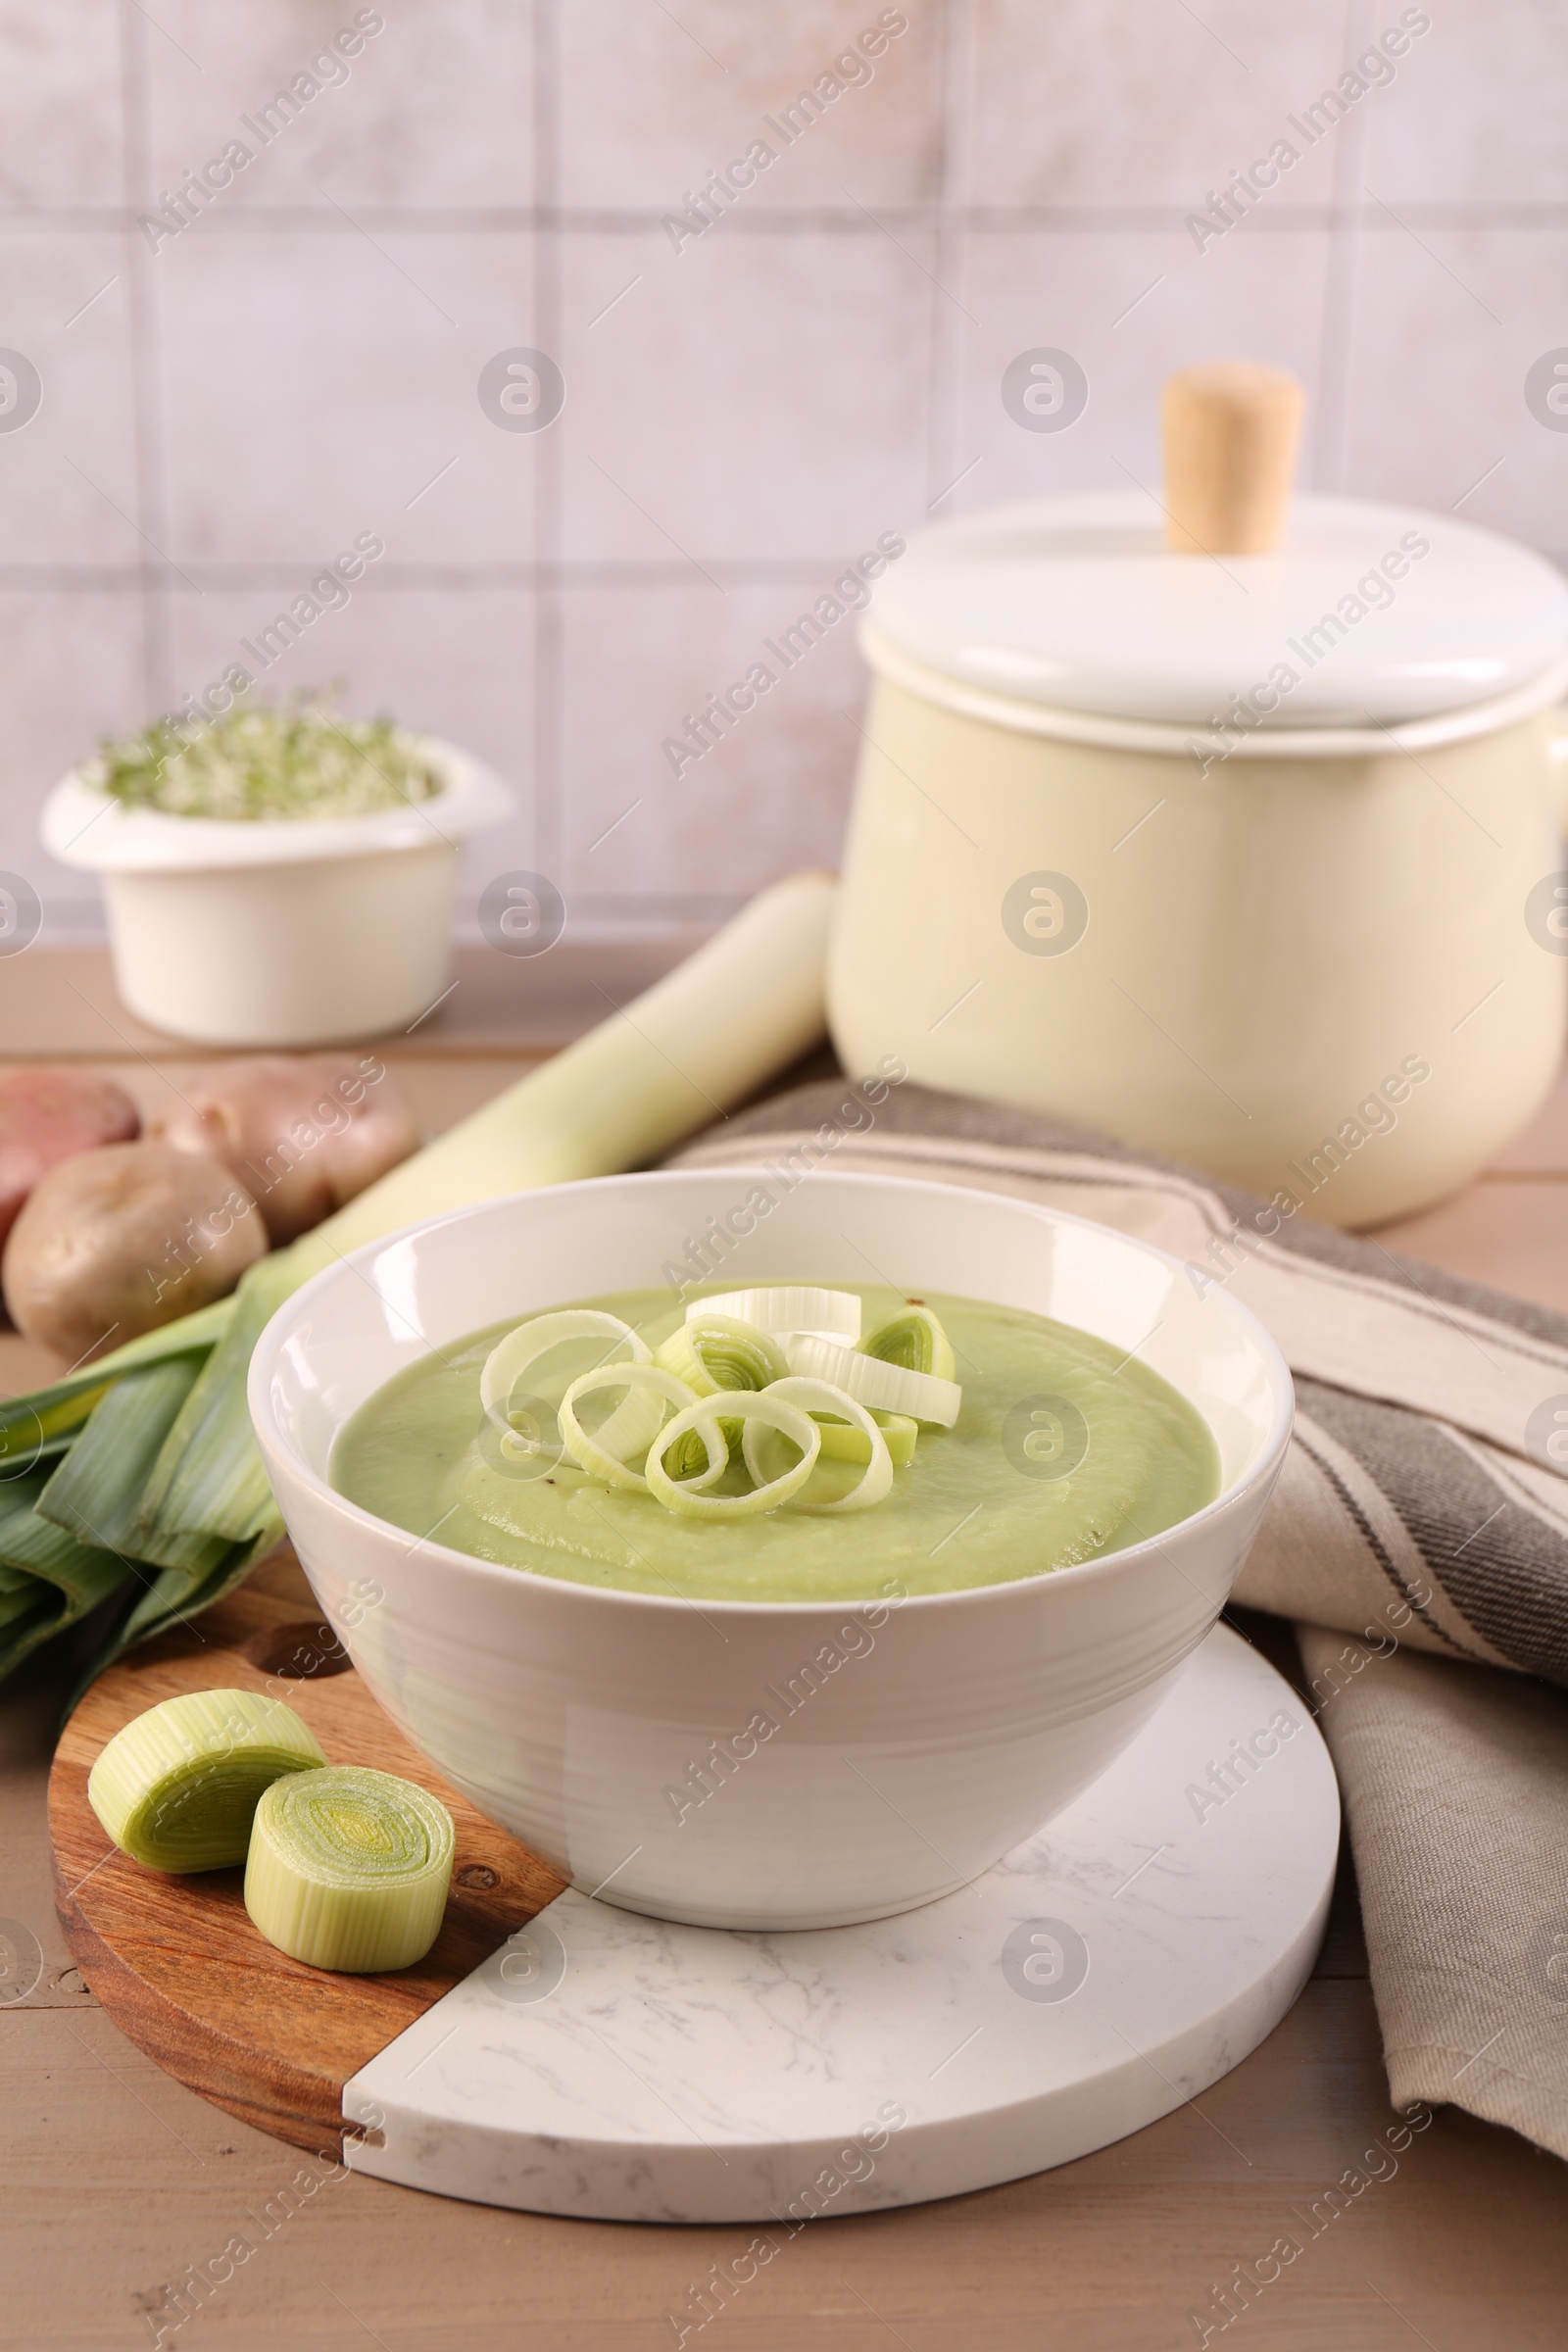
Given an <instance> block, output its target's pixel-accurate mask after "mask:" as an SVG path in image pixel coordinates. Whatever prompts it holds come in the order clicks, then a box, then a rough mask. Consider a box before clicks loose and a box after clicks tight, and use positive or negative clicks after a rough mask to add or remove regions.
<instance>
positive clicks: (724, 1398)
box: [644, 1389, 822, 1519]
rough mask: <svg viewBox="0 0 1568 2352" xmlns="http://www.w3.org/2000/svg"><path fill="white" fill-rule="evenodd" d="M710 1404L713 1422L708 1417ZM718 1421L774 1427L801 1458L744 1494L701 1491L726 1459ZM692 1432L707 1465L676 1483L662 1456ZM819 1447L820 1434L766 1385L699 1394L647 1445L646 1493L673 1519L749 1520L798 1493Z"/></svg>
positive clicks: (776, 1507)
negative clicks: (717, 1416)
mask: <svg viewBox="0 0 1568 2352" xmlns="http://www.w3.org/2000/svg"><path fill="white" fill-rule="evenodd" d="M715 1408H718V1414H719V1418H718V1420H715V1418H714V1413H715ZM723 1421H740V1422H743V1423H751V1422H754V1421H759V1422H761V1423H762V1424H763V1426H764V1427H766V1428H768V1429H776V1430H777V1431H778V1433H779V1435H780V1437H784V1438H788V1439H789V1441H790V1443H791V1444H792V1445H794V1446H799V1447H800V1448H801V1458H800V1460H799V1461H798V1462H796V1463H795V1464H794V1465H793V1466H792V1467H791V1468H790V1469H788V1470H786V1471H784V1472H783V1473H782V1475H781V1476H780V1477H778V1478H774V1479H769V1480H768V1481H767V1482H766V1483H765V1484H763V1485H760V1486H756V1487H753V1488H752V1489H751V1491H750V1493H748V1494H745V1495H710V1494H706V1493H704V1492H703V1490H704V1489H705V1488H707V1487H710V1486H711V1485H712V1483H713V1481H714V1480H715V1479H717V1478H718V1477H719V1476H720V1475H721V1474H722V1472H723V1470H724V1468H725V1466H726V1464H727V1462H728V1460H729V1444H728V1441H727V1439H726V1438H725V1435H724V1432H723V1429H722V1427H721V1425H720V1423H721V1422H723ZM693 1431H694V1432H695V1433H696V1434H697V1436H698V1437H699V1438H700V1439H701V1440H702V1442H703V1445H704V1447H705V1449H706V1451H707V1455H708V1461H707V1465H706V1467H705V1468H704V1469H703V1470H702V1471H701V1472H700V1473H699V1474H698V1476H697V1477H695V1478H683V1479H681V1480H680V1481H679V1482H678V1483H677V1481H676V1480H675V1479H673V1478H671V1477H670V1475H669V1472H668V1470H667V1469H666V1468H665V1466H664V1462H665V1457H666V1455H667V1454H668V1453H669V1451H670V1448H671V1447H672V1446H680V1445H681V1444H682V1441H683V1440H684V1439H685V1438H686V1436H687V1434H688V1433H689V1432H693ZM743 1443H744V1433H743ZM821 1450H822V1433H821V1431H820V1430H819V1429H818V1428H817V1426H816V1423H815V1422H814V1421H813V1420H811V1418H810V1417H809V1414H807V1413H803V1412H802V1411H801V1409H800V1407H799V1405H795V1404H790V1403H788V1402H787V1401H786V1400H785V1399H784V1398H782V1397H778V1396H776V1395H775V1394H774V1392H773V1390H771V1389H761V1390H758V1389H733V1390H730V1391H729V1392H728V1393H727V1394H726V1393H724V1392H720V1393H719V1394H718V1395H717V1396H715V1397H699V1398H698V1399H697V1400H696V1401H695V1402H694V1403H692V1404H690V1405H688V1406H687V1408H686V1410H685V1411H684V1412H683V1413H677V1414H676V1415H675V1418H674V1420H673V1421H671V1422H669V1423H668V1424H667V1425H666V1426H665V1428H663V1429H662V1431H661V1432H660V1434H659V1436H658V1437H657V1438H656V1439H655V1440H654V1443H653V1444H652V1446H649V1448H648V1459H647V1462H646V1463H645V1464H644V1469H645V1471H646V1474H647V1479H648V1487H649V1491H650V1493H651V1494H653V1495H657V1496H658V1498H659V1500H660V1501H661V1502H662V1504H663V1505H664V1508H665V1509H666V1510H669V1511H673V1512H674V1513H675V1514H676V1516H677V1517H678V1518H682V1519H755V1518H758V1517H760V1515H761V1514H762V1513H763V1512H764V1511H776V1510H777V1509H778V1508H779V1505H780V1504H781V1503H785V1502H788V1501H789V1499H790V1497H791V1495H798V1494H799V1493H800V1491H801V1489H802V1487H804V1486H805V1484H806V1482H807V1480H808V1479H809V1477H810V1475H811V1472H812V1471H813V1470H814V1469H815V1468H816V1464H817V1457H818V1456H819V1454H820V1453H821Z"/></svg>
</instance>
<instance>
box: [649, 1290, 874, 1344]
mask: <svg viewBox="0 0 1568 2352" xmlns="http://www.w3.org/2000/svg"><path fill="white" fill-rule="evenodd" d="M699 1315H733V1316H735V1318H736V1319H737V1321H739V1322H741V1323H751V1324H754V1325H755V1326H756V1328H757V1329H758V1330H759V1331H767V1332H785V1331H814V1332H819V1333H820V1334H821V1336H822V1338H823V1339H832V1340H842V1341H843V1342H844V1344H845V1346H846V1347H850V1348H853V1347H854V1345H855V1343H856V1341H857V1340H858V1338H859V1336H860V1301H859V1299H858V1297H857V1296H856V1294H855V1292H854V1291H823V1290H815V1289H812V1288H811V1287H810V1286H809V1285H807V1284H802V1283H779V1284H777V1285H775V1286H774V1287H773V1288H772V1289H770V1290H757V1291H720V1292H719V1293H718V1295H717V1296H716V1297H715V1298H712V1299H693V1300H692V1303H691V1305H690V1306H689V1307H688V1308H687V1309H686V1320H687V1322H688V1323H691V1322H693V1321H695V1319H696V1318H697V1316H699Z"/></svg>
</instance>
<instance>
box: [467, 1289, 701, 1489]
mask: <svg viewBox="0 0 1568 2352" xmlns="http://www.w3.org/2000/svg"><path fill="white" fill-rule="evenodd" d="M567 1340H603V1341H604V1342H605V1343H606V1347H605V1354H606V1356H607V1357H608V1356H609V1355H611V1354H612V1353H613V1352H614V1350H615V1349H616V1348H625V1349H626V1350H627V1353H628V1356H629V1359H630V1361H631V1362H632V1363H634V1364H646V1363H648V1362H649V1361H650V1360H651V1359H650V1354H649V1348H648V1344H647V1342H646V1341H645V1340H643V1339H641V1338H640V1337H639V1336H638V1334H637V1333H636V1332H635V1331H633V1330H632V1327H631V1325H630V1324H629V1323H623V1322H622V1321H621V1319H620V1317H619V1316H618V1315H608V1314H605V1313H603V1312H602V1311H601V1310H600V1309H599V1308H598V1307H594V1306H566V1307H561V1308H558V1309H557V1311H556V1312H555V1313H553V1314H548V1315H534V1316H532V1317H531V1318H530V1320H529V1321H528V1322H526V1323H519V1324H518V1325H517V1327H516V1329H515V1331H509V1332H508V1334H507V1336H506V1338H505V1339H504V1340H501V1341H498V1342H497V1344H496V1346H495V1347H494V1348H491V1350H490V1353H489V1354H488V1355H487V1356H486V1357H485V1359H484V1369H483V1370H482V1371H481V1373H480V1374H479V1402H480V1403H481V1404H482V1405H483V1407H484V1409H485V1411H486V1413H487V1414H488V1415H489V1417H490V1419H491V1420H492V1421H493V1422H494V1423H495V1424H496V1426H497V1428H498V1429H499V1430H500V1431H501V1433H502V1434H501V1445H502V1450H503V1452H511V1453H516V1454H519V1455H526V1454H531V1453H542V1452H545V1451H546V1450H547V1448H546V1446H544V1445H543V1444H542V1443H541V1441H540V1440H539V1439H538V1438H531V1437H528V1436H527V1435H525V1434H524V1433H523V1432H522V1431H520V1430H519V1429H517V1428H516V1427H515V1424H514V1422H513V1420H512V1417H511V1413H510V1410H509V1407H510V1406H511V1403H512V1397H513V1393H514V1391H515V1388H516V1385H517V1383H518V1381H519V1380H520V1379H521V1378H522V1375H523V1374H524V1372H526V1371H528V1370H529V1369H530V1368H531V1367H532V1366H533V1365H534V1364H536V1363H537V1362H538V1361H539V1359H540V1357H541V1356H543V1355H548V1354H549V1352H550V1350H551V1348H559V1347H561V1346H562V1344H563V1343H564V1341H567ZM628 1401H629V1399H628ZM632 1419H633V1422H635V1420H636V1419H637V1416H636V1415H633V1416H632ZM658 1426H659V1424H658V1422H657V1421H656V1422H655V1423H654V1428H655V1429H657V1428H658ZM622 1434H623V1433H622V1432H620V1431H618V1430H617V1431H613V1433H612V1448H613V1449H615V1448H620V1449H621V1450H624V1451H625V1452H627V1453H633V1452H637V1451H640V1450H641V1448H640V1447H638V1446H635V1445H633V1444H632V1443H630V1442H629V1432H628V1433H626V1434H627V1437H628V1442H627V1443H626V1444H625V1446H624V1447H623V1448H621V1447H620V1441H621V1437H622ZM648 1434H649V1436H650V1437H651V1436H652V1435H653V1430H650V1431H649V1433H648ZM647 1443H648V1439H647V1438H645V1439H644V1440H643V1444H644V1445H646V1444H647Z"/></svg>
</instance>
